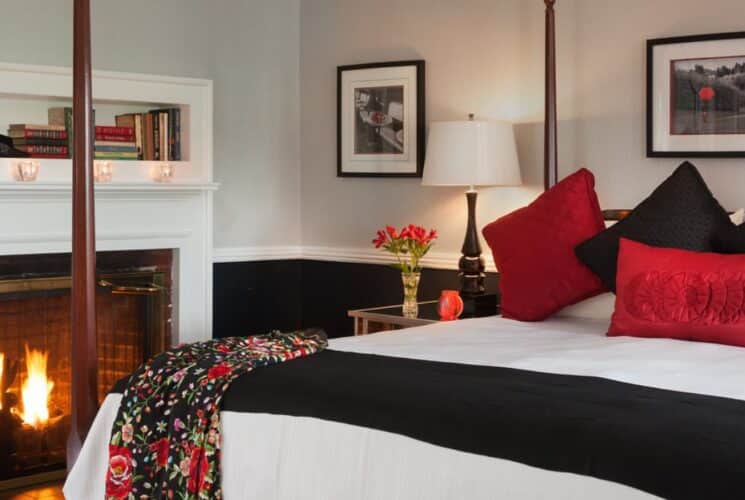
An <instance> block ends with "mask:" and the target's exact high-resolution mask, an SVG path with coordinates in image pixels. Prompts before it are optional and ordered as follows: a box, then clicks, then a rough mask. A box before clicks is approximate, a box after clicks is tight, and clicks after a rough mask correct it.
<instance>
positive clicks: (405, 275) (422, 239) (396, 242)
mask: <svg viewBox="0 0 745 500" xmlns="http://www.w3.org/2000/svg"><path fill="white" fill-rule="evenodd" d="M436 239H437V231H435V230H434V229H431V230H429V231H427V230H426V229H424V228H423V227H421V226H415V225H414V224H409V225H408V226H405V227H404V228H402V229H401V231H397V230H396V228H395V227H393V226H386V228H385V230H383V229H381V230H379V231H378V234H377V235H376V237H375V239H374V240H373V241H372V242H373V244H374V245H375V248H383V250H385V251H386V252H389V253H392V254H393V255H394V256H395V257H396V263H395V264H394V265H393V267H395V268H396V269H398V270H399V271H401V281H402V283H403V287H404V302H403V314H404V316H405V317H407V318H416V317H417V315H418V314H419V305H418V304H417V292H418V291H419V279H420V278H421V270H422V268H421V264H420V262H421V259H422V257H424V256H425V255H426V254H427V252H429V249H430V248H432V244H433V243H434V241H435V240H436Z"/></svg>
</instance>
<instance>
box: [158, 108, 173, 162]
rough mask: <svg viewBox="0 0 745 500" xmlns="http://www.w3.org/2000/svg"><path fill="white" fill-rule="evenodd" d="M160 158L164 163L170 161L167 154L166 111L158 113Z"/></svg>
mask: <svg viewBox="0 0 745 500" xmlns="http://www.w3.org/2000/svg"><path fill="white" fill-rule="evenodd" d="M160 157H161V160H164V161H169V160H170V159H171V158H170V156H169V154H168V111H161V112H160Z"/></svg>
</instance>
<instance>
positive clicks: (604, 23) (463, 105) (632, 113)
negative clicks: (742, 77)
mask: <svg viewBox="0 0 745 500" xmlns="http://www.w3.org/2000/svg"><path fill="white" fill-rule="evenodd" d="M743 9H744V7H743V3H742V0H710V1H708V2H700V1H698V0H654V1H650V0H625V1H622V2H619V1H617V0H612V1H611V0H558V2H557V20H558V26H557V31H558V34H557V41H558V56H559V75H558V77H559V119H560V129H559V148H560V159H559V163H560V170H561V175H562V176H563V175H566V174H567V173H569V172H571V171H573V170H575V169H576V168H578V167H579V166H587V167H588V168H590V169H591V170H592V171H593V172H594V173H595V174H596V177H597V190H598V193H599V195H600V199H601V203H602V205H603V206H604V207H607V208H621V207H633V206H635V204H636V203H638V202H639V201H640V200H641V199H642V198H644V197H645V196H646V195H647V194H649V192H650V191H651V190H652V189H653V188H654V187H655V186H656V185H657V184H658V183H659V182H660V181H661V180H662V179H663V178H665V177H666V176H668V175H669V174H670V173H671V172H672V170H673V168H674V167H675V166H676V165H677V164H678V163H679V162H680V160H661V159H654V160H653V159H647V158H645V150H644V138H645V116H644V113H645V104H644V95H645V49H644V47H645V40H646V39H648V38H654V37H659V36H672V35H686V34H696V33H708V32H720V31H733V30H738V29H740V30H741V29H742V16H743V14H745V10H743ZM409 58H422V59H425V60H426V61H427V113H428V117H427V120H428V121H432V120H449V119H461V118H462V117H464V116H465V114H466V113H468V112H475V113H476V114H477V115H479V116H482V117H486V118H495V119H507V120H510V121H513V122H514V123H516V130H517V135H518V149H519V153H520V160H521V167H522V170H523V176H524V179H525V180H526V182H527V184H528V186H526V187H523V188H491V189H488V190H484V191H483V192H482V193H481V194H480V198H479V200H480V201H479V203H480V209H479V213H478V217H479V222H480V224H481V225H483V224H485V223H487V222H488V221H490V220H492V219H494V218H496V217H498V216H500V215H503V214H504V213H506V212H507V211H510V210H512V209H514V208H517V207H518V206H520V205H522V204H524V203H526V202H527V201H529V200H530V199H531V197H533V196H535V194H536V193H537V192H539V189H538V187H537V186H536V185H537V184H540V182H541V180H542V178H541V175H542V174H541V168H542V167H541V165H542V161H543V160H542V152H543V149H542V145H543V142H542V141H543V137H542V124H541V121H542V119H543V75H544V73H543V2H541V1H539V0H462V1H458V2H453V1H449V0H379V1H377V2H375V3H374V4H371V3H370V2H368V1H365V0H308V1H303V2H302V4H301V70H300V77H301V82H302V84H301V123H302V126H301V145H302V146H301V148H302V149H301V159H302V163H301V168H302V181H301V193H302V209H303V214H302V226H303V242H304V244H306V245H326V246H348V247H365V246H367V245H368V240H369V239H370V236H371V234H372V233H373V231H374V229H375V228H376V227H378V226H381V225H383V224H385V223H393V224H402V223H405V222H409V221H412V222H417V223H424V224H426V225H432V226H436V227H438V228H440V229H441V230H442V238H441V240H440V242H438V245H437V249H439V250H444V251H458V250H459V248H460V244H461V242H462V237H463V232H464V228H465V203H464V201H463V199H462V194H461V191H460V190H458V189H444V188H431V187H427V188H425V187H421V186H420V185H419V182H418V181H417V180H380V179H338V178H336V177H335V165H336V164H335V162H336V156H335V144H336V143H335V141H336V136H335V119H334V116H333V112H334V110H335V109H336V108H335V98H336V94H335V92H336V86H335V85H336V84H335V67H336V66H337V65H341V64H353V63H362V62H374V61H385V60H400V59H409ZM695 163H696V164H697V165H698V166H699V167H700V168H701V170H702V172H703V175H704V177H705V178H706V180H707V181H708V182H709V183H710V185H711V187H712V189H713V190H714V192H715V194H717V196H719V198H720V200H721V201H722V203H723V204H724V205H726V206H728V207H732V208H734V207H738V206H742V205H743V204H745V162H743V161H742V160H697V161H695ZM332 216H333V223H329V220H330V219H331V218H332Z"/></svg>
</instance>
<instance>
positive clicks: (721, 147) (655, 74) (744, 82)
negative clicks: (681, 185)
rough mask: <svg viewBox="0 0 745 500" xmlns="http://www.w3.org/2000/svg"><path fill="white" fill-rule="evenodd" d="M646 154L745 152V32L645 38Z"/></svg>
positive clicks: (731, 155)
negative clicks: (654, 38) (646, 39)
mask: <svg viewBox="0 0 745 500" xmlns="http://www.w3.org/2000/svg"><path fill="white" fill-rule="evenodd" d="M647 156H650V157H719V158H728V157H729V158H735V157H745V32H738V33H719V34H712V35H698V36H685V37H676V38H660V39H656V40H648V41H647Z"/></svg>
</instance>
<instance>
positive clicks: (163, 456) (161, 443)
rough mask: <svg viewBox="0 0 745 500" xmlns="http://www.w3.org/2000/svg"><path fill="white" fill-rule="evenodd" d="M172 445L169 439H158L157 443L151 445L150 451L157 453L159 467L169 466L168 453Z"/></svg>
mask: <svg viewBox="0 0 745 500" xmlns="http://www.w3.org/2000/svg"><path fill="white" fill-rule="evenodd" d="M169 448H170V443H169V441H168V438H161V439H158V440H157V441H156V442H154V443H153V444H151V445H150V451H152V452H154V453H155V457H156V463H157V464H158V467H165V466H166V465H168V453H169Z"/></svg>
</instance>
